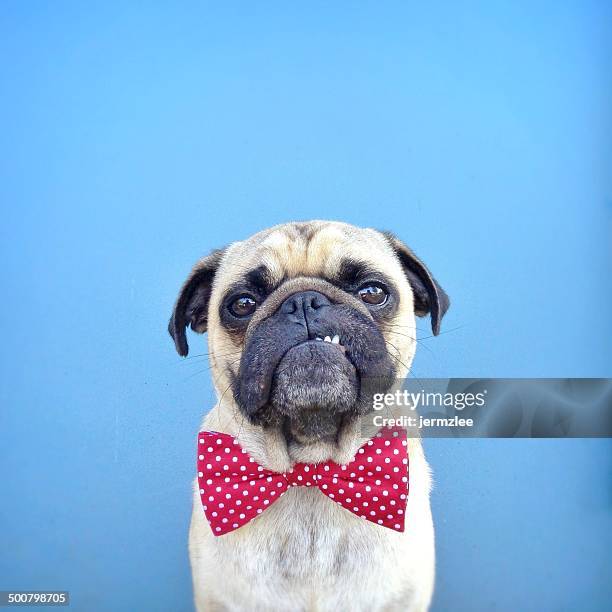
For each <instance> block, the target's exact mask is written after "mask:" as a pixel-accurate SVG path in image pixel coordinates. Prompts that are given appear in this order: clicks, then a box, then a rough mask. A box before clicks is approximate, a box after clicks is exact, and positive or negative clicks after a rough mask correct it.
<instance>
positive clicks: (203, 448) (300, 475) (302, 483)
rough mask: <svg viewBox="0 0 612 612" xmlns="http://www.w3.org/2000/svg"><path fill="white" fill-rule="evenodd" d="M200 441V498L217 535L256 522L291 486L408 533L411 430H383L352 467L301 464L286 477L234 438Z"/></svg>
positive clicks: (214, 435)
mask: <svg viewBox="0 0 612 612" xmlns="http://www.w3.org/2000/svg"><path fill="white" fill-rule="evenodd" d="M198 442H199V443H198V483H199V486H200V497H201V499H202V506H203V508H204V512H205V514H206V518H207V519H208V523H209V524H210V527H211V529H212V531H213V533H214V534H215V535H218V536H219V535H223V534H225V533H228V532H230V531H233V530H234V529H238V528H239V527H242V526H243V525H245V524H246V523H248V522H249V521H251V520H253V519H254V518H256V517H257V516H258V515H259V514H261V513H262V512H263V511H264V510H266V508H268V507H270V506H271V505H272V504H273V503H274V502H275V501H277V500H278V499H279V498H280V497H281V496H282V495H283V494H284V493H285V492H286V491H287V490H288V489H289V487H317V488H318V489H319V490H320V491H321V493H322V494H323V495H326V496H327V497H328V498H329V499H330V500H332V501H334V502H335V503H337V504H339V505H340V506H342V507H343V508H345V509H346V510H348V511H349V512H352V513H353V514H355V515H357V516H358V517H361V518H362V519H365V520H368V521H371V522H372V523H375V524H377V525H381V526H383V527H388V528H389V529H394V530H395V531H404V516H405V511H406V503H407V498H408V450H407V445H406V431H405V430H402V429H400V428H385V429H381V430H380V431H379V432H378V433H377V434H376V436H374V437H373V438H372V439H371V440H368V441H367V442H366V443H365V444H364V445H363V446H362V447H361V448H360V449H359V450H358V451H357V453H356V455H355V459H354V460H353V461H351V462H350V463H347V464H346V465H338V464H337V463H334V462H333V461H326V462H325V463H319V464H307V463H297V464H295V465H294V466H293V468H292V469H291V470H289V471H288V472H283V473H279V472H273V471H271V470H267V469H266V468H264V467H262V466H261V465H258V464H257V462H256V461H255V460H254V459H253V458H251V457H249V455H248V454H247V452H246V451H244V450H243V449H242V448H240V446H239V444H238V441H237V440H236V439H235V438H233V437H232V436H230V435H228V434H224V433H218V432H214V431H202V432H200V434H199V435H198Z"/></svg>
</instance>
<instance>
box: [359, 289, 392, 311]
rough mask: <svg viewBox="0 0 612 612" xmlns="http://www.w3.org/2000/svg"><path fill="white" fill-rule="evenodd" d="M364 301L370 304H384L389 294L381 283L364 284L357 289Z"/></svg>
mask: <svg viewBox="0 0 612 612" xmlns="http://www.w3.org/2000/svg"><path fill="white" fill-rule="evenodd" d="M357 293H358V295H359V297H360V298H361V300H362V301H363V302H365V303H366V304H369V305H370V306H382V305H383V304H384V303H385V302H386V301H387V298H388V297H389V294H388V293H387V292H386V291H385V290H384V289H383V288H382V287H381V286H380V285H374V284H369V285H364V286H363V287H361V289H359V290H358V291H357Z"/></svg>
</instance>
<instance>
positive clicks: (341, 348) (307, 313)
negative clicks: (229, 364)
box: [233, 279, 395, 442]
mask: <svg viewBox="0 0 612 612" xmlns="http://www.w3.org/2000/svg"><path fill="white" fill-rule="evenodd" d="M394 375H395V369H394V363H393V361H392V359H391V357H390V356H389V353H388V351H387V347H386V343H385V340H384V337H383V335H382V333H381V331H380V329H379V328H378V325H377V324H376V322H375V321H374V320H373V318H372V317H371V315H370V313H369V312H368V311H367V309H366V308H365V307H364V306H363V305H362V304H361V303H360V302H359V301H357V300H356V299H355V298H354V297H353V296H352V295H350V294H347V293H345V292H343V291H341V290H339V289H337V288H336V287H334V286H333V285H331V284H330V283H327V282H325V281H322V280H320V279H295V280H294V281H289V282H287V283H285V284H284V285H283V286H282V287H281V288H279V289H278V290H277V291H276V292H274V293H273V294H271V296H270V297H269V298H268V300H266V302H264V304H263V305H262V307H261V310H260V311H259V312H258V313H257V317H254V318H253V320H252V321H251V323H250V325H249V328H248V330H247V335H246V342H245V347H244V350H243V353H242V358H241V362H240V368H239V371H238V375H237V377H236V379H235V381H234V388H233V391H234V397H235V399H236V402H237V404H238V406H239V407H240V409H241V411H242V412H243V414H245V415H246V416H247V417H248V418H249V419H250V420H251V421H252V422H254V423H258V424H261V425H264V426H280V427H283V429H284V431H285V433H286V435H288V436H292V437H293V438H294V439H297V440H298V441H302V442H307V441H311V440H319V439H322V438H329V437H333V436H335V435H336V434H337V432H338V429H339V428H340V426H341V425H342V423H343V422H344V421H345V420H346V419H348V418H351V417H355V416H358V415H360V414H365V413H366V412H368V411H369V410H370V408H371V405H372V404H371V393H372V392H380V391H384V390H386V389H384V388H383V389H381V386H382V387H387V386H390V385H391V382H392V379H393V377H394ZM365 380H368V381H371V380H377V381H387V382H378V384H377V388H376V389H373V388H372V385H371V384H369V385H368V393H364V385H363V384H362V383H363V381H365Z"/></svg>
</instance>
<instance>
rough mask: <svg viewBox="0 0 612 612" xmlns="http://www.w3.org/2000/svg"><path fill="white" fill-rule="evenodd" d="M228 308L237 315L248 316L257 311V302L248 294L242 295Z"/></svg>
mask: <svg viewBox="0 0 612 612" xmlns="http://www.w3.org/2000/svg"><path fill="white" fill-rule="evenodd" d="M228 308H229V311H230V312H231V313H232V314H233V315H234V316H235V317H248V316H250V315H252V314H253V313H254V312H255V309H256V308H257V302H256V301H255V300H254V299H253V298H252V297H250V296H248V295H241V296H240V297H237V298H236V299H235V300H234V301H233V302H230V304H229V306H228Z"/></svg>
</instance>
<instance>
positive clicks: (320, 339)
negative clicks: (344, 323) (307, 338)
mask: <svg viewBox="0 0 612 612" xmlns="http://www.w3.org/2000/svg"><path fill="white" fill-rule="evenodd" d="M315 340H319V341H320V342H323V338H320V337H319V336H317V337H316V338H315Z"/></svg>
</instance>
